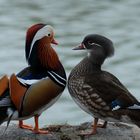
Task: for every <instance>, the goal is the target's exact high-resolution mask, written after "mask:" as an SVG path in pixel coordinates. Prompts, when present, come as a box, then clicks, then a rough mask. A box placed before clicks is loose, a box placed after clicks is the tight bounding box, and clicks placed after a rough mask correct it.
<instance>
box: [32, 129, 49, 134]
mask: <svg viewBox="0 0 140 140" xmlns="http://www.w3.org/2000/svg"><path fill="white" fill-rule="evenodd" d="M32 131H33V132H34V133H35V134H49V133H50V132H49V131H47V130H41V129H33V130H32Z"/></svg>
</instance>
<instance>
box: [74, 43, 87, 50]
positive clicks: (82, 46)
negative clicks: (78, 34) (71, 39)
mask: <svg viewBox="0 0 140 140" xmlns="http://www.w3.org/2000/svg"><path fill="white" fill-rule="evenodd" d="M84 49H85V45H84V44H83V43H81V44H80V45H79V46H76V47H75V48H73V50H84Z"/></svg>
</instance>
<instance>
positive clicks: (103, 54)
mask: <svg viewBox="0 0 140 140" xmlns="http://www.w3.org/2000/svg"><path fill="white" fill-rule="evenodd" d="M73 50H87V51H88V58H89V59H90V61H92V62H93V63H94V64H98V65H101V64H102V63H103V62H104V60H105V59H106V58H107V57H111V56H112V55H113V54H114V47H113V43H112V41H111V40H109V39H108V38H106V37H104V36H101V35H98V34H89V35H87V36H86V37H85V38H84V40H83V41H82V43H81V44H80V45H79V46H78V47H75V48H73Z"/></svg>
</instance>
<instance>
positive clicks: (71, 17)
mask: <svg viewBox="0 0 140 140" xmlns="http://www.w3.org/2000/svg"><path fill="white" fill-rule="evenodd" d="M139 6H140V2H139V0H135V1H132V0H127V2H126V1H125V0H122V1H113V0H107V1H102V2H99V1H93V0H86V1H85V0H81V1H75V0H67V1H64V0H61V1H57V0H51V1H46V0H40V1H38V0H34V1H33V0H30V1H28V2H25V1H18V0H15V1H7V0H1V1H0V19H1V20H0V31H1V34H0V75H3V74H5V73H6V74H8V75H11V74H12V73H13V72H15V73H17V72H18V71H20V70H21V69H23V68H24V67H25V66H27V64H26V61H25V57H24V44H25V42H24V40H25V34H26V32H25V31H26V29H27V27H29V26H30V25H31V24H34V23H37V22H43V23H47V24H51V25H53V26H54V28H55V30H56V39H57V40H58V41H59V46H58V47H55V46H54V47H55V49H56V51H57V52H58V54H59V56H60V58H61V60H62V62H63V65H64V66H65V69H66V71H67V76H68V74H69V72H70V71H71V69H72V68H73V67H74V66H75V65H76V64H77V63H78V62H79V61H80V60H81V59H82V58H83V57H84V56H85V53H84V52H82V51H81V52H80V51H73V50H71V49H72V48H73V47H74V46H76V45H78V44H79V43H80V42H81V41H82V40H83V37H84V36H85V35H86V34H89V33H99V34H102V35H105V36H107V37H108V38H110V39H111V40H112V41H113V42H114V44H115V49H116V54H115V56H114V57H113V58H111V59H108V60H107V61H106V62H105V64H104V66H103V68H104V69H106V70H108V71H110V72H112V73H113V74H115V75H116V76H117V77H118V78H119V79H120V80H121V81H122V82H123V83H124V84H125V85H126V86H127V88H128V89H129V90H130V91H131V92H132V93H133V94H134V95H135V96H136V97H138V98H139V99H140V95H139V91H140V88H139V87H140V82H139V81H140V77H139V71H140V63H139V61H140V57H139V56H140V41H139V39H140V34H139V32H138V31H139V30H138V29H137V28H138V27H139V24H140V20H139V18H138V17H139V15H140V9H139ZM56 114H57V115H56ZM86 120H91V117H90V116H89V115H88V114H86V113H84V112H83V111H82V110H81V109H80V108H78V107H77V105H76V104H75V103H74V102H73V101H72V99H71V97H70V96H69V94H68V91H67V89H66V90H65V92H64V94H63V95H62V97H61V98H60V99H59V101H58V102H57V103H56V104H55V105H54V106H52V107H51V108H50V109H49V110H47V111H46V112H44V113H43V115H42V117H41V120H40V123H41V125H44V124H49V123H65V122H69V123H80V122H83V121H86ZM29 121H30V122H31V123H32V121H31V120H29Z"/></svg>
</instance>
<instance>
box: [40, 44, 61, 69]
mask: <svg viewBox="0 0 140 140" xmlns="http://www.w3.org/2000/svg"><path fill="white" fill-rule="evenodd" d="M38 53H39V54H38V57H39V61H40V63H41V66H42V67H45V68H47V69H50V70H56V69H59V67H60V66H61V63H60V61H59V58H58V55H57V54H56V52H55V50H54V49H53V48H52V47H51V45H50V44H47V46H43V45H42V46H40V47H39V48H38Z"/></svg>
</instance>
